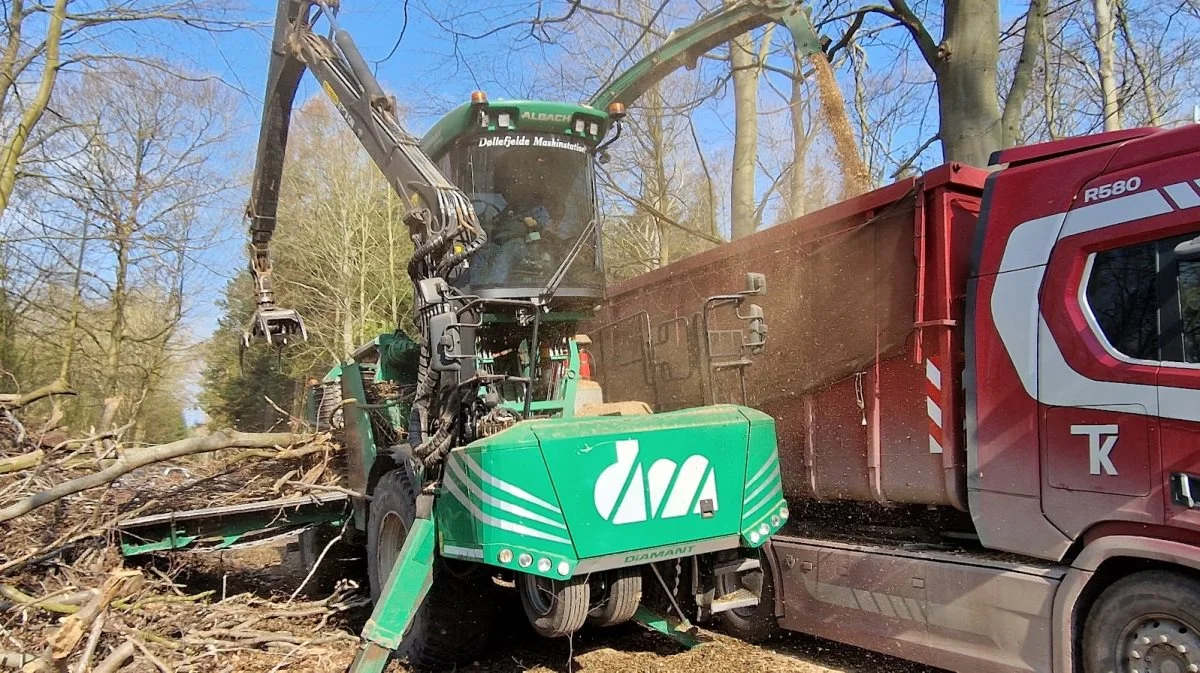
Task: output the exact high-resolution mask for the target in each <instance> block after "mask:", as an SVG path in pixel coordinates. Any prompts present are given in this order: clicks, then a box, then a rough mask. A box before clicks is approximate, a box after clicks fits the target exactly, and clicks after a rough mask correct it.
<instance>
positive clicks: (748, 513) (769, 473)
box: [741, 409, 787, 547]
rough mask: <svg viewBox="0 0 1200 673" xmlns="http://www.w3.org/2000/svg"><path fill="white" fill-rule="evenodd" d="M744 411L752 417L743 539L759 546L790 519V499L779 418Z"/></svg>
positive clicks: (747, 543)
mask: <svg viewBox="0 0 1200 673" xmlns="http://www.w3.org/2000/svg"><path fill="white" fill-rule="evenodd" d="M744 413H745V414H746V415H747V416H748V417H749V418H750V441H749V446H748V447H747V449H746V492H745V495H744V496H743V497H742V523H741V533H742V543H743V544H745V545H746V546H749V547H758V546H760V545H762V544H763V543H764V542H766V541H767V539H768V538H769V537H770V536H771V535H774V534H775V532H776V531H778V530H779V529H780V528H781V527H782V526H783V524H784V523H785V522H786V521H787V503H786V502H785V501H784V499H783V478H782V474H781V473H780V466H779V453H778V451H777V449H776V438H775V420H774V419H772V418H771V417H770V416H768V415H767V414H764V413H762V412H760V411H755V410H753V409H746V410H744ZM764 525H765V526H766V528H763V526H764Z"/></svg>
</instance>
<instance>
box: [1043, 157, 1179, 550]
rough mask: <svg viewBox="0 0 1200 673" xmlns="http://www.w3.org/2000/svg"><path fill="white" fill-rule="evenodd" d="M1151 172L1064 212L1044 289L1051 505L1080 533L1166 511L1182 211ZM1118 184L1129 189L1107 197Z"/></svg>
mask: <svg viewBox="0 0 1200 673" xmlns="http://www.w3.org/2000/svg"><path fill="white" fill-rule="evenodd" d="M1146 170H1147V169H1146V168H1145V167H1142V168H1141V169H1136V171H1137V172H1134V171H1126V172H1120V173H1110V174H1106V175H1102V176H1100V177H1098V178H1096V179H1095V180H1093V181H1092V183H1089V184H1088V185H1087V186H1085V188H1084V189H1083V190H1082V191H1081V196H1082V195H1084V194H1089V193H1090V194H1096V195H1098V196H1093V197H1092V198H1091V199H1090V201H1089V199H1088V198H1082V199H1080V202H1079V205H1078V206H1077V207H1076V208H1074V209H1072V210H1071V211H1070V212H1069V213H1068V214H1067V215H1066V217H1065V218H1064V220H1063V224H1062V226H1061V229H1060V230H1059V232H1058V235H1057V237H1056V240H1055V243H1054V246H1053V250H1052V253H1051V256H1050V261H1049V264H1048V265H1047V269H1046V278H1045V282H1044V284H1043V285H1042V288H1041V291H1040V295H1039V297H1040V309H1041V311H1040V312H1041V324H1040V327H1039V334H1038V346H1037V348H1038V393H1039V394H1038V398H1039V401H1040V403H1041V404H1040V405H1039V415H1040V418H1039V421H1040V439H1041V445H1042V446H1041V451H1042V466H1043V469H1042V474H1041V481H1042V485H1041V491H1042V510H1043V512H1044V514H1045V515H1046V518H1047V519H1049V520H1050V521H1051V522H1053V523H1054V525H1055V526H1056V527H1058V528H1059V529H1060V530H1061V531H1062V532H1064V533H1065V534H1067V535H1068V536H1069V537H1072V538H1077V537H1079V536H1080V535H1082V534H1083V533H1084V532H1085V531H1087V530H1088V529H1089V528H1091V527H1092V526H1094V525H1096V524H1099V523H1104V522H1114V521H1122V522H1136V523H1142V524H1161V523H1162V522H1163V519H1164V515H1165V508H1164V505H1163V500H1162V482H1161V477H1160V475H1161V470H1162V462H1161V457H1160V449H1159V446H1160V439H1159V433H1160V420H1161V419H1160V417H1161V415H1162V414H1161V409H1160V403H1159V397H1160V395H1159V372H1160V369H1161V368H1162V367H1163V365H1164V362H1163V360H1164V358H1165V357H1166V352H1165V338H1166V337H1165V334H1164V332H1163V327H1164V322H1163V321H1164V316H1165V315H1166V313H1167V309H1166V307H1167V306H1168V305H1169V302H1170V300H1171V297H1172V296H1173V292H1172V290H1171V289H1170V283H1168V279H1169V278H1173V276H1172V275H1171V274H1172V271H1171V270H1170V267H1171V263H1172V262H1171V260H1170V258H1169V257H1168V256H1166V255H1165V254H1164V251H1166V250H1168V249H1169V248H1170V246H1171V245H1172V244H1171V243H1170V241H1171V240H1172V239H1174V238H1175V237H1177V236H1179V228H1180V213H1179V212H1178V211H1177V210H1176V209H1175V208H1174V207H1173V205H1172V203H1171V202H1170V201H1169V200H1168V199H1167V197H1166V195H1165V194H1164V193H1163V192H1162V191H1161V190H1160V189H1158V186H1157V185H1156V184H1154V183H1153V182H1152V181H1151V179H1150V178H1149V177H1145V178H1144V177H1143V176H1149V175H1152V174H1153V173H1150V172H1142V171H1146ZM1116 184H1120V185H1122V188H1121V189H1120V190H1117V191H1120V192H1121V194H1120V195H1119V196H1115V197H1112V198H1108V197H1107V196H1105V195H1106V194H1112V193H1113V191H1114V190H1113V188H1112V187H1111V185H1116ZM1101 187H1107V188H1108V189H1107V190H1106V191H1104V190H1101ZM1198 197H1200V195H1198Z"/></svg>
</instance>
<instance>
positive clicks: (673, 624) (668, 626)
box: [633, 605, 704, 650]
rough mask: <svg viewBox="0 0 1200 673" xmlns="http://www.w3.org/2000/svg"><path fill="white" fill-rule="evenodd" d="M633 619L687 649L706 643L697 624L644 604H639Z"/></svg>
mask: <svg viewBox="0 0 1200 673" xmlns="http://www.w3.org/2000/svg"><path fill="white" fill-rule="evenodd" d="M633 620H634V621H636V622H637V623H638V624H641V625H642V626H644V627H646V628H648V629H650V630H651V631H657V632H658V633H661V634H663V635H664V636H666V637H668V638H670V639H671V640H674V641H675V642H676V643H677V644H679V645H681V646H683V647H684V648H685V649H689V650H690V649H692V648H693V647H697V646H699V645H702V644H703V643H704V641H702V640H700V638H699V635H698V633H697V630H696V627H695V626H692V625H691V624H689V623H687V622H682V621H680V620H678V619H675V618H672V617H667V616H664V615H660V614H658V613H657V612H655V611H653V610H651V609H650V608H647V607H646V606H644V605H639V606H638V609H637V612H635V613H634V615H633Z"/></svg>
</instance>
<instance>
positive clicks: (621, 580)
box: [587, 567, 642, 626]
mask: <svg viewBox="0 0 1200 673" xmlns="http://www.w3.org/2000/svg"><path fill="white" fill-rule="evenodd" d="M592 582H593V585H594V586H593V589H594V591H593V593H594V594H595V595H598V596H599V599H600V600H599V601H598V604H596V605H594V606H592V609H591V610H590V611H588V616H587V623H588V625H589V626H616V625H617V624H624V623H625V622H627V621H629V620H631V619H633V615H634V613H636V612H637V609H638V606H639V605H641V604H642V569H641V567H632V568H617V569H616V570H610V571H608V572H605V573H600V574H599V575H598V576H593V578H592Z"/></svg>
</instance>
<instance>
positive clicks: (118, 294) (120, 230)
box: [103, 222, 133, 394]
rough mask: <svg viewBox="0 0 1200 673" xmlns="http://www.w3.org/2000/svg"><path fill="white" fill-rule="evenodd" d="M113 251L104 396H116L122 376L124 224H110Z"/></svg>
mask: <svg viewBox="0 0 1200 673" xmlns="http://www.w3.org/2000/svg"><path fill="white" fill-rule="evenodd" d="M113 226H114V229H115V231H114V232H113V247H114V248H115V249H116V250H115V251H116V253H117V259H116V267H115V268H114V269H113V276H114V278H113V292H112V297H111V299H110V301H109V304H110V306H109V309H110V310H111V311H112V314H113V315H112V324H111V325H110V326H109V329H108V348H107V349H106V352H105V362H104V388H103V390H104V392H106V393H109V394H116V392H117V390H118V388H117V386H118V385H119V384H120V375H121V346H122V344H123V342H124V341H125V301H126V299H127V295H128V291H129V288H128V283H129V248H130V245H131V241H130V237H131V236H132V234H131V232H130V230H131V229H132V228H133V227H131V226H129V225H127V224H126V223H124V222H114V223H113Z"/></svg>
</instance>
